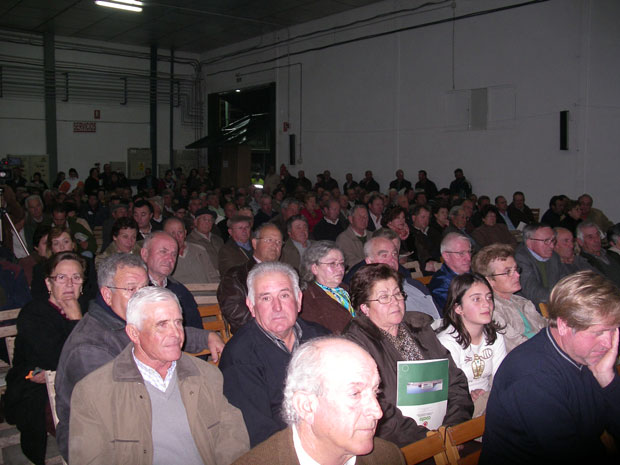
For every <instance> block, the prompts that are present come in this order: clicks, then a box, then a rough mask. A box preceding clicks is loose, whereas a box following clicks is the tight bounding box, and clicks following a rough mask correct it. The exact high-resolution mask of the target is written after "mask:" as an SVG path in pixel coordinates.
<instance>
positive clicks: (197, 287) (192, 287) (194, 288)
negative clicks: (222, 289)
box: [185, 283, 220, 292]
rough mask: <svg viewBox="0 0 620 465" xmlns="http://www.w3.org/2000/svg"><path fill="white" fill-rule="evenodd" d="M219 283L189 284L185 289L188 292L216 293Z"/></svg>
mask: <svg viewBox="0 0 620 465" xmlns="http://www.w3.org/2000/svg"><path fill="white" fill-rule="evenodd" d="M219 285H220V283H190V284H186V285H185V287H186V288H187V289H188V290H189V291H190V292H216V291H217V288H218V286H219Z"/></svg>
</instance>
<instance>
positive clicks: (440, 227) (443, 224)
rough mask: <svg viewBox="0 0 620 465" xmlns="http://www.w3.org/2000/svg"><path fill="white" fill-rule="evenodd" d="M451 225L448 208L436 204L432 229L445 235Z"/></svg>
mask: <svg viewBox="0 0 620 465" xmlns="http://www.w3.org/2000/svg"><path fill="white" fill-rule="evenodd" d="M449 225H450V220H449V219H448V207H447V206H446V205H444V204H436V205H435V206H434V207H433V216H432V217H431V226H430V227H431V228H435V229H436V230H437V231H439V232H440V233H442V234H443V231H444V229H446V228H447V227H448V226H449Z"/></svg>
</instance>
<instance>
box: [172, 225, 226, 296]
mask: <svg viewBox="0 0 620 465" xmlns="http://www.w3.org/2000/svg"><path fill="white" fill-rule="evenodd" d="M164 231H165V232H167V233H168V234H170V235H171V236H172V237H174V238H175V239H176V241H177V245H178V246H179V253H178V256H177V264H176V266H175V268H174V273H172V277H173V278H174V279H176V280H177V281H179V282H180V283H182V284H190V283H203V284H206V283H217V282H219V281H220V273H219V272H218V271H217V268H216V265H215V264H214V263H213V262H212V261H211V258H210V257H209V254H208V253H207V251H206V249H205V248H204V247H203V246H201V245H199V244H196V243H194V242H188V241H187V240H186V239H187V230H186V229H185V222H184V221H183V220H180V219H179V218H177V217H176V216H172V217H170V218H168V219H166V221H164Z"/></svg>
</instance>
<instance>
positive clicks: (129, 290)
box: [106, 286, 146, 295]
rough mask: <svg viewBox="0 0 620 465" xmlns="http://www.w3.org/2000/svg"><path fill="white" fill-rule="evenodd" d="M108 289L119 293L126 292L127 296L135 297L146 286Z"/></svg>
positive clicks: (111, 287) (110, 287) (112, 287)
mask: <svg viewBox="0 0 620 465" xmlns="http://www.w3.org/2000/svg"><path fill="white" fill-rule="evenodd" d="M106 287H107V288H108V289H117V290H119V291H125V293H126V294H129V295H134V294H135V292H136V291H139V290H140V289H142V288H143V287H146V286H140V287H138V286H135V287H116V286H106Z"/></svg>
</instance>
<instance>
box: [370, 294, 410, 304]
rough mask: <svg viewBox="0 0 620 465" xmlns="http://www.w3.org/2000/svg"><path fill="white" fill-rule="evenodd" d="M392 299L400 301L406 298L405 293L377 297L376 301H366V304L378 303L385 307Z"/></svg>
mask: <svg viewBox="0 0 620 465" xmlns="http://www.w3.org/2000/svg"><path fill="white" fill-rule="evenodd" d="M392 298H394V299H396V300H397V301H399V302H400V301H402V300H405V299H406V298H407V293H406V292H397V293H396V294H383V295H380V296H379V297H377V298H376V299H368V300H367V302H379V303H380V304H382V305H387V304H389V303H390V302H392Z"/></svg>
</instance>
